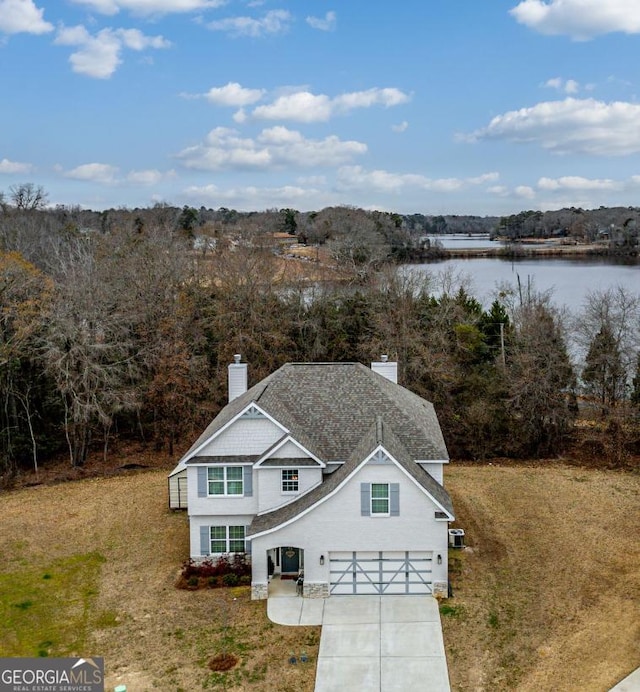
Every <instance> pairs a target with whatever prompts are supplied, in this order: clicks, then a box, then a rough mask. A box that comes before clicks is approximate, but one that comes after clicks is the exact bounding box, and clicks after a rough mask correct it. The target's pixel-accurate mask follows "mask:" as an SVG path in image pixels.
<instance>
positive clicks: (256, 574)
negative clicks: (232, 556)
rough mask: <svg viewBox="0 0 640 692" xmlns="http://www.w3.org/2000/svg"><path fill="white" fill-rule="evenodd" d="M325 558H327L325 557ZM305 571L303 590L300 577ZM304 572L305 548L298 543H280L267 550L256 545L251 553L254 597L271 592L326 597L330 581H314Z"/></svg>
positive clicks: (272, 594)
mask: <svg viewBox="0 0 640 692" xmlns="http://www.w3.org/2000/svg"><path fill="white" fill-rule="evenodd" d="M322 562H324V558H323V560H322ZM303 575H304V582H303V585H302V594H300V593H299V592H298V589H297V580H298V578H299V577H300V576H303ZM308 576H309V575H308V574H307V573H305V551H304V549H303V548H300V547H298V546H278V547H275V548H269V549H267V550H266V551H264V552H263V551H261V550H257V549H256V548H255V547H254V550H253V553H252V581H251V598H252V599H253V600H264V599H266V598H270V597H272V596H276V597H284V596H287V597H294V598H295V597H298V596H300V595H302V596H304V597H305V598H326V597H327V596H328V595H329V588H328V584H326V583H317V582H311V581H309V580H308Z"/></svg>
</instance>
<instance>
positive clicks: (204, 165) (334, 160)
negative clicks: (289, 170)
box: [177, 126, 367, 170]
mask: <svg viewBox="0 0 640 692" xmlns="http://www.w3.org/2000/svg"><path fill="white" fill-rule="evenodd" d="M366 151H367V146H366V144H363V143H361V142H356V141H342V140H340V139H339V138H338V137H336V136H333V135H331V136H329V137H325V139H322V140H315V139H306V138H305V137H303V136H302V134H301V133H300V132H298V131H296V130H289V129H287V128H286V127H283V126H278V127H272V128H269V129H266V130H263V131H262V132H261V133H260V134H259V135H258V137H257V138H256V139H250V138H242V137H240V136H239V133H238V131H237V130H234V129H231V128H226V127H217V128H215V129H214V130H211V132H209V134H208V135H207V136H206V138H205V140H204V142H202V143H201V144H198V145H196V146H193V147H189V148H187V149H184V150H183V151H181V152H180V153H179V154H178V155H177V158H178V159H179V160H181V161H182V163H183V165H184V166H186V167H187V168H194V169H198V170H226V169H240V170H242V169H255V170H266V169H271V168H281V167H284V166H297V167H310V166H311V167H312V166H337V165H340V164H343V163H345V162H347V161H351V160H352V159H353V157H354V156H358V155H360V154H364V153H365V152H366Z"/></svg>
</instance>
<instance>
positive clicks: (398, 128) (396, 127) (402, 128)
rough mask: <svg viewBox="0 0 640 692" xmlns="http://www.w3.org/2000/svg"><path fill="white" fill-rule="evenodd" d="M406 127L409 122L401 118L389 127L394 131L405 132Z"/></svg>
mask: <svg viewBox="0 0 640 692" xmlns="http://www.w3.org/2000/svg"><path fill="white" fill-rule="evenodd" d="M408 127H409V123H408V122H407V121H406V120H403V121H402V122H401V123H398V124H397V125H392V126H391V129H392V130H393V131H394V132H405V131H406V129H407V128H408Z"/></svg>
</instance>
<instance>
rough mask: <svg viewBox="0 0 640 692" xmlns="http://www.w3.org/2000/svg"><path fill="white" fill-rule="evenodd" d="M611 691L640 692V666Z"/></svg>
mask: <svg viewBox="0 0 640 692" xmlns="http://www.w3.org/2000/svg"><path fill="white" fill-rule="evenodd" d="M610 692H640V668H638V670H635V671H634V672H633V673H631V675H628V676H627V677H626V678H625V679H624V680H622V681H621V682H619V683H618V684H617V685H616V686H615V687H612V688H611V690H610Z"/></svg>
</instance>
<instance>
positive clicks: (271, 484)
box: [254, 466, 322, 512]
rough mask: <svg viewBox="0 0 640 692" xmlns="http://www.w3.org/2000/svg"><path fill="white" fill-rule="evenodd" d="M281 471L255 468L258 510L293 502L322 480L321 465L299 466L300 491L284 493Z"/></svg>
mask: <svg viewBox="0 0 640 692" xmlns="http://www.w3.org/2000/svg"><path fill="white" fill-rule="evenodd" d="M281 473H282V469H273V468H268V467H262V468H257V469H254V479H257V483H256V486H257V489H258V512H266V511H267V510H269V509H274V508H275V507H280V505H284V504H286V503H287V502H292V501H293V500H295V499H296V498H297V497H299V496H300V495H301V494H302V493H304V492H306V491H307V490H309V489H310V488H312V487H313V486H314V485H317V484H318V483H319V482H320V481H321V480H322V469H321V468H320V467H317V468H313V467H306V466H305V467H300V468H298V488H299V490H298V493H283V492H282V483H281V479H282V475H281ZM254 482H255V481H254Z"/></svg>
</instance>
